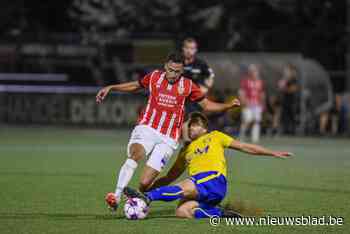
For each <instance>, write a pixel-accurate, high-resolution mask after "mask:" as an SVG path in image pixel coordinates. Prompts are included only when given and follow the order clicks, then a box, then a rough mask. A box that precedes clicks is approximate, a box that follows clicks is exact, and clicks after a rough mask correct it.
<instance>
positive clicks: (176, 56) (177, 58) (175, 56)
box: [166, 51, 185, 64]
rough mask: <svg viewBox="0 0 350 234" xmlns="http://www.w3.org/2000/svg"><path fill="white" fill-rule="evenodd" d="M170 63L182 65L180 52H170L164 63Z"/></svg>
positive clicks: (182, 57) (183, 59)
mask: <svg viewBox="0 0 350 234" xmlns="http://www.w3.org/2000/svg"><path fill="white" fill-rule="evenodd" d="M169 61H172V62H173V63H182V64H184V61H185V58H184V56H183V55H182V53H180V52H177V51H176V52H172V53H170V54H168V57H167V59H166V62H169Z"/></svg>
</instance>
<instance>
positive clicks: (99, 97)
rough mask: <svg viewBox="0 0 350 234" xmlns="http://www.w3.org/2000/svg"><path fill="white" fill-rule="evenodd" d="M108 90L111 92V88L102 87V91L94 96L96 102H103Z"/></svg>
mask: <svg viewBox="0 0 350 234" xmlns="http://www.w3.org/2000/svg"><path fill="white" fill-rule="evenodd" d="M110 90H111V88H110V87H109V86H107V87H104V88H103V89H101V90H100V91H98V93H97V95H96V102H97V103H101V102H102V101H103V99H105V97H106V96H107V94H108V93H109V91H110Z"/></svg>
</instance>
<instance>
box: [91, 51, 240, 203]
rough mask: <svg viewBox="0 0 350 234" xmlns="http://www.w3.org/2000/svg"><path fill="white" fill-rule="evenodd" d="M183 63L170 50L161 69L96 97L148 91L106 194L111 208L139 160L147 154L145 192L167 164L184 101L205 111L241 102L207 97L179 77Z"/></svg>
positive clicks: (143, 176) (143, 177)
mask: <svg viewBox="0 0 350 234" xmlns="http://www.w3.org/2000/svg"><path fill="white" fill-rule="evenodd" d="M183 66H184V57H183V55H182V54H180V53H172V54H170V55H169V56H168V58H167V60H166V62H165V64H164V71H160V70H155V71H153V72H151V73H149V74H147V75H146V76H145V77H143V78H142V79H141V80H139V81H133V82H127V83H122V84H117V85H111V86H107V87H105V88H103V89H101V90H100V91H99V92H98V94H97V96H96V102H97V103H100V102H102V101H103V99H104V98H105V97H106V96H107V94H108V93H109V92H110V91H119V92H127V93H133V92H135V91H137V90H140V89H146V90H148V93H149V96H148V102H147V106H146V109H145V110H144V111H143V112H142V113H141V115H140V116H139V120H138V124H137V126H136V127H135V128H134V130H133V131H132V133H131V137H130V140H129V144H128V147H127V152H128V158H127V160H126V161H125V163H124V165H123V166H122V167H121V169H120V172H119V177H118V181H117V186H116V190H115V193H108V194H107V196H106V202H107V204H108V205H109V207H110V208H111V209H112V210H116V209H117V207H118V203H119V201H120V199H121V195H122V191H123V189H124V188H125V187H126V186H127V185H128V184H129V182H130V180H131V178H132V176H133V174H134V172H135V169H136V168H137V165H138V163H139V161H140V160H142V159H144V158H145V157H146V156H148V160H147V163H146V165H145V166H144V169H143V172H142V174H141V178H140V184H139V189H140V191H146V190H147V189H148V188H149V187H150V186H151V185H152V184H153V182H154V180H155V179H156V177H157V176H158V175H159V173H160V172H161V170H162V169H163V167H164V166H165V165H166V163H167V162H168V160H169V158H170V157H171V156H172V154H173V153H174V151H175V150H176V148H177V146H178V140H179V138H180V135H181V128H182V125H183V120H184V113H185V107H184V106H185V101H187V100H189V101H191V102H197V103H198V104H199V105H200V106H201V107H202V108H203V109H204V110H205V111H208V112H221V111H227V110H229V109H231V108H233V107H235V106H239V105H240V103H239V101H238V100H237V99H236V100H233V101H232V102H230V103H217V102H212V101H210V100H208V99H207V98H206V97H205V95H204V94H203V92H202V91H201V89H200V88H199V86H198V85H196V84H195V83H194V82H193V81H192V80H190V79H187V78H185V77H184V76H182V73H183Z"/></svg>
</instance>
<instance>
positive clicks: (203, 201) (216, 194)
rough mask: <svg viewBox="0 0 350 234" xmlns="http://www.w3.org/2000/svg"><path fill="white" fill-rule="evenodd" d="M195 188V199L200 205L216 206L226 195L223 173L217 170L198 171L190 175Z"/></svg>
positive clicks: (225, 182)
mask: <svg viewBox="0 0 350 234" xmlns="http://www.w3.org/2000/svg"><path fill="white" fill-rule="evenodd" d="M191 180H192V181H193V182H194V184H195V185H196V188H197V192H198V197H197V199H196V200H197V201H198V202H199V204H200V206H203V205H209V206H216V205H217V204H219V203H220V202H221V201H222V200H223V199H224V198H225V195H226V190H227V181H226V178H225V176H224V175H222V174H221V173H218V172H217V171H207V172H202V173H198V174H196V175H194V176H192V177H191Z"/></svg>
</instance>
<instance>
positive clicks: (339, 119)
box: [319, 94, 346, 135]
mask: <svg viewBox="0 0 350 234" xmlns="http://www.w3.org/2000/svg"><path fill="white" fill-rule="evenodd" d="M344 100H345V99H344V97H343V96H342V95H340V94H336V95H335V97H334V99H333V105H332V108H331V109H330V110H329V111H325V112H322V113H321V114H320V125H319V133H320V134H321V135H326V134H327V133H328V132H329V131H330V133H331V134H332V135H337V134H339V133H343V132H344V130H345V128H346V103H345V101H344Z"/></svg>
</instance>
